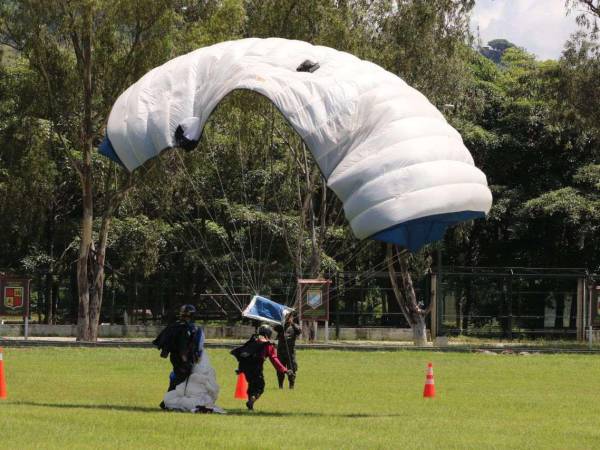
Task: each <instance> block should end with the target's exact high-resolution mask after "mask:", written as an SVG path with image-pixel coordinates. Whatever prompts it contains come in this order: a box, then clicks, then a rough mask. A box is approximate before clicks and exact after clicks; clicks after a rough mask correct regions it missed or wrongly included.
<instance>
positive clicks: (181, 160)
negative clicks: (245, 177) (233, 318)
mask: <svg viewBox="0 0 600 450" xmlns="http://www.w3.org/2000/svg"><path fill="white" fill-rule="evenodd" d="M175 153H176V154H177V156H178V158H179V161H180V163H181V167H182V170H183V172H184V174H185V175H186V177H187V178H188V180H189V182H190V185H191V186H192V189H193V190H194V191H195V192H196V195H197V196H198V198H202V196H201V193H200V191H199V189H198V187H197V186H196V183H195V182H194V178H193V177H192V176H191V174H190V173H189V171H188V170H187V168H186V165H185V161H183V158H182V156H181V154H180V152H175ZM213 162H214V161H213ZM213 165H214V166H215V169H216V172H217V176H218V178H219V182H220V184H221V190H222V192H223V195H224V196H225V188H224V186H223V182H222V180H221V176H220V173H219V171H218V168H217V166H216V164H213ZM225 202H226V204H227V206H228V207H229V200H228V198H227V197H226V196H225ZM202 203H203V205H204V209H205V211H206V212H207V214H208V216H209V217H210V220H212V221H213V222H214V223H215V224H218V221H217V220H216V218H215V216H213V214H212V213H211V211H210V208H209V207H208V205H206V203H205V202H202ZM229 211H230V216H231V218H232V224H233V226H234V229H235V232H236V234H239V232H238V230H237V227H236V225H235V220H234V219H233V215H232V213H231V210H229ZM201 236H202V237H203V239H204V240H205V243H206V242H207V240H206V238H205V237H204V236H203V235H201ZM221 241H222V243H223V244H225V247H226V248H227V250H228V251H229V253H230V254H231V256H232V257H233V260H234V261H235V262H236V263H237V265H238V267H239V269H240V271H241V274H242V282H243V279H244V273H245V271H244V268H243V264H244V262H245V258H244V251H243V248H242V263H241V264H240V262H239V260H238V259H237V258H236V257H235V252H234V251H233V250H232V248H231V246H230V245H229V243H228V242H227V239H226V238H225V237H221ZM206 247H207V248H208V245H206ZM246 265H247V264H246ZM230 274H231V271H230ZM246 279H247V280H248V283H249V285H250V288H251V289H252V290H256V287H255V286H254V283H253V281H252V279H250V278H248V277H246ZM232 285H233V279H232Z"/></svg>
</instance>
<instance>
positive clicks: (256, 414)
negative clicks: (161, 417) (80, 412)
mask: <svg viewBox="0 0 600 450" xmlns="http://www.w3.org/2000/svg"><path fill="white" fill-rule="evenodd" d="M9 404H12V405H16V406H41V407H44V408H59V409H99V410H108V411H127V412H147V413H161V414H164V413H165V411H162V410H161V409H160V408H159V407H158V406H156V407H151V406H127V405H103V404H78V403H41V402H28V401H22V402H9ZM172 412H176V411H172ZM227 415H230V416H251V417H345V418H348V419H365V418H386V417H401V416H403V414H366V413H346V414H343V413H337V414H336V413H331V414H330V413H321V412H293V411H248V410H246V409H229V410H227Z"/></svg>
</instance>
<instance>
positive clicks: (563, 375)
mask: <svg viewBox="0 0 600 450" xmlns="http://www.w3.org/2000/svg"><path fill="white" fill-rule="evenodd" d="M210 355H211V358H212V362H213V365H214V366H215V368H216V370H217V376H218V381H219V384H220V385H221V396H220V399H219V404H220V405H221V406H222V407H224V408H225V409H227V410H228V411H229V415H227V416H220V415H194V414H184V413H167V412H162V411H160V410H159V409H158V407H157V405H158V403H159V401H160V400H161V398H162V393H163V391H164V389H165V387H166V384H167V375H168V372H169V370H170V369H169V366H168V362H167V361H165V360H163V359H161V358H159V356H158V352H156V351H153V350H150V349H91V348H87V349H77V348H35V349H33V348H32V349H24V348H18V349H17V348H5V352H4V363H5V371H6V377H7V383H8V397H9V398H8V399H7V400H4V401H0V448H2V449H17V448H19V449H20V448H43V449H49V448H78V449H84V448H103V449H112V448H224V449H235V448H253V449H266V448H285V449H292V448H303V449H315V448H325V449H339V448H344V449H346V448H368V449H372V448H385V449H389V448H469V449H484V448H518V449H526V448H527V449H530V448H556V449H568V448H581V449H584V448H585V449H588V448H599V447H600V419H599V417H600V383H599V380H600V359H598V357H596V356H578V355H532V356H514V355H484V354H456V353H455V354H450V353H417V352H408V351H405V352H376V353H375V352H346V351H323V350H321V351H319V350H304V351H300V352H299V354H298V356H299V362H300V370H299V374H298V375H299V376H298V382H297V383H298V385H297V389H296V390H294V391H289V390H284V391H280V390H279V389H277V388H276V381H275V376H274V371H273V370H272V369H271V368H270V367H269V368H268V369H267V370H266V374H267V391H266V393H265V395H264V397H263V398H262V399H261V400H260V401H259V402H258V403H257V405H256V409H257V410H256V411H255V412H253V413H250V412H247V411H246V410H245V408H244V407H243V404H242V402H240V401H239V400H234V399H233V391H234V384H235V374H234V372H233V370H234V368H235V363H234V360H233V358H232V357H231V356H230V355H229V354H228V353H227V351H226V350H211V351H210ZM429 361H432V362H433V364H434V371H435V381H436V389H437V396H436V398H435V399H433V400H425V399H423V398H422V391H423V384H424V380H425V369H426V364H427V362H429Z"/></svg>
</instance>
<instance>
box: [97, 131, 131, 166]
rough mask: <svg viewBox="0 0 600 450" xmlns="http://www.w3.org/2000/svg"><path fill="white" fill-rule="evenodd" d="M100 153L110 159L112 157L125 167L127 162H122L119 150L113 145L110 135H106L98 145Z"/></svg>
mask: <svg viewBox="0 0 600 450" xmlns="http://www.w3.org/2000/svg"><path fill="white" fill-rule="evenodd" d="M98 153H100V154H101V155H102V156H106V157H107V158H108V159H112V160H113V161H114V162H116V163H118V164H119V165H120V166H122V167H125V164H123V163H122V162H121V159H120V158H119V156H118V155H117V152H115V149H114V147H113V146H112V143H111V142H110V139H109V138H108V136H105V137H104V139H103V140H102V143H101V144H100V145H99V146H98ZM125 168H126V167H125Z"/></svg>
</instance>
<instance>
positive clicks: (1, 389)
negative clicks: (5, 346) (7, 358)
mask: <svg viewBox="0 0 600 450" xmlns="http://www.w3.org/2000/svg"><path fill="white" fill-rule="evenodd" d="M2 353H3V350H2V347H0V398H6V381H5V380H4V361H3V360H2Z"/></svg>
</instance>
